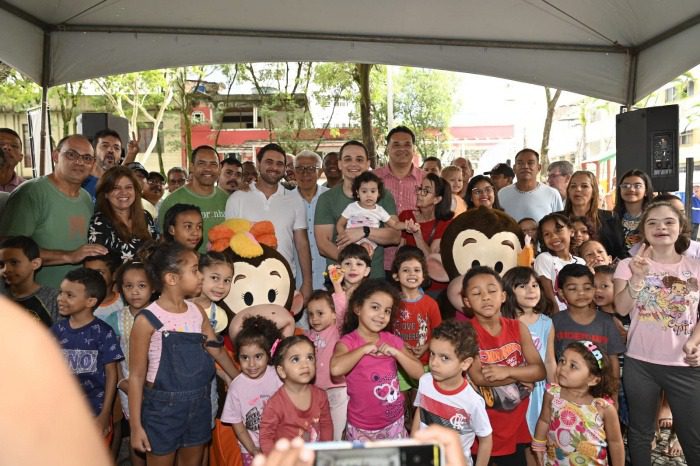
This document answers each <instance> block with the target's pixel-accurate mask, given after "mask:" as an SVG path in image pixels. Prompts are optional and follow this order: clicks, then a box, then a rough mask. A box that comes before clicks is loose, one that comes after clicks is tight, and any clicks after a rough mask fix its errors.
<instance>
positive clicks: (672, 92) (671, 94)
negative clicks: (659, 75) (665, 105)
mask: <svg viewBox="0 0 700 466" xmlns="http://www.w3.org/2000/svg"><path fill="white" fill-rule="evenodd" d="M665 92H666V102H673V101H674V100H676V97H677V96H676V94H677V92H676V88H675V87H669V88H668V89H666V91H665Z"/></svg>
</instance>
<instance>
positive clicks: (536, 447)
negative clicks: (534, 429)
mask: <svg viewBox="0 0 700 466" xmlns="http://www.w3.org/2000/svg"><path fill="white" fill-rule="evenodd" d="M530 449H531V450H532V451H533V452H545V451H547V441H546V440H538V439H536V438H534V437H533V438H532V443H531V444H530Z"/></svg>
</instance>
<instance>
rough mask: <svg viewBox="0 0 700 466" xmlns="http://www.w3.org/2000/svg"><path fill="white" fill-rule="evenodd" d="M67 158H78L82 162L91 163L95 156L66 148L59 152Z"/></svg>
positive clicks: (73, 160)
mask: <svg viewBox="0 0 700 466" xmlns="http://www.w3.org/2000/svg"><path fill="white" fill-rule="evenodd" d="M61 154H63V155H64V156H65V157H66V158H67V159H68V160H70V161H71V162H75V161H76V160H80V161H81V162H83V163H84V164H86V165H87V164H91V163H93V162H94V161H95V156H94V155H90V154H80V153H78V152H76V151H74V150H73V149H66V150H64V151H63V152H61Z"/></svg>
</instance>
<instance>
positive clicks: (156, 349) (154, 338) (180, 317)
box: [146, 301, 204, 383]
mask: <svg viewBox="0 0 700 466" xmlns="http://www.w3.org/2000/svg"><path fill="white" fill-rule="evenodd" d="M185 302H186V303H187V311H185V312H183V313H175V312H170V311H166V310H165V309H163V308H162V307H160V306H159V305H158V303H157V302H153V303H151V304H149V305H148V310H150V311H151V312H152V313H153V315H155V316H156V317H157V318H158V320H160V321H161V322H162V323H163V326H162V327H161V328H160V329H159V330H156V331H155V332H153V335H151V343H150V345H149V346H148V371H147V372H146V381H147V382H151V383H153V382H155V380H156V374H157V373H158V367H160V354H161V351H162V349H163V340H162V336H163V335H162V334H163V332H165V331H168V332H184V333H202V322H203V320H204V317H203V316H202V311H200V310H199V308H198V307H197V305H196V304H193V303H190V302H188V301H185Z"/></svg>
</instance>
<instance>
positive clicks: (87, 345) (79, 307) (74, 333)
mask: <svg viewBox="0 0 700 466" xmlns="http://www.w3.org/2000/svg"><path fill="white" fill-rule="evenodd" d="M105 294H106V286H105V282H104V280H103V279H102V276H101V275H100V274H99V272H96V271H94V270H90V269H85V268H80V269H75V270H71V271H70V272H68V273H67V274H66V277H65V278H64V279H63V281H62V282H61V292H60V293H59V295H58V312H59V313H60V314H61V315H62V316H65V317H67V319H62V320H60V321H58V322H57V323H55V324H54V325H53V327H51V331H52V332H53V333H54V335H55V336H56V338H57V339H58V342H59V344H60V345H61V347H62V348H63V355H64V356H65V358H66V361H67V362H68V366H69V367H70V369H71V371H72V372H73V373H74V374H75V375H76V376H77V377H78V382H79V383H80V386H81V387H82V389H83V392H85V395H86V396H87V398H88V401H89V402H90V405H91V406H92V410H93V413H94V414H95V416H96V417H97V423H98V426H99V429H100V431H101V432H102V435H104V436H109V434H110V433H111V430H112V425H111V419H110V415H111V414H112V404H113V403H114V396H115V394H116V391H117V361H119V360H121V359H124V355H123V354H122V352H121V349H120V347H119V342H118V341H117V338H116V336H115V335H114V331H113V330H112V327H110V326H109V325H107V324H106V323H104V322H103V321H101V320H100V319H96V318H95V316H94V315H93V312H94V311H95V309H97V307H98V306H99V305H100V302H101V301H102V300H103V299H104V297H105Z"/></svg>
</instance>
